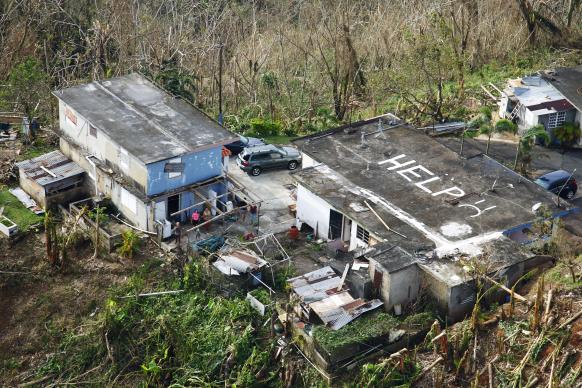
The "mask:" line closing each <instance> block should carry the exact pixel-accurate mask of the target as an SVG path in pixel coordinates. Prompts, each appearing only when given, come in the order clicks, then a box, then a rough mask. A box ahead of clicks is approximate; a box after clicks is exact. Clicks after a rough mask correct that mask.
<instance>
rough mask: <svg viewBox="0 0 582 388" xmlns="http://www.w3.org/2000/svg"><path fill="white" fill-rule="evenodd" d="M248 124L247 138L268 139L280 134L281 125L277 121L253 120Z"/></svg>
mask: <svg viewBox="0 0 582 388" xmlns="http://www.w3.org/2000/svg"><path fill="white" fill-rule="evenodd" d="M250 124H251V129H250V130H249V131H247V133H246V134H247V135H249V136H256V137H269V136H276V135H279V134H280V133H281V128H282V125H281V123H280V122H278V121H271V120H264V119H259V118H255V119H252V120H251V122H250Z"/></svg>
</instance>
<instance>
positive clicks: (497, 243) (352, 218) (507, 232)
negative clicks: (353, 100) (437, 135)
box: [293, 115, 575, 320]
mask: <svg viewBox="0 0 582 388" xmlns="http://www.w3.org/2000/svg"><path fill="white" fill-rule="evenodd" d="M295 143H296V144H297V145H298V146H299V148H300V150H301V151H302V153H303V154H304V155H303V157H304V159H303V169H302V170H301V171H297V172H295V173H294V174H293V175H294V177H295V179H296V181H297V186H298V188H297V204H296V208H297V222H298V226H299V227H303V225H307V226H308V227H309V228H310V229H313V233H314V235H316V236H317V237H320V238H323V239H324V240H328V241H333V242H334V243H336V245H337V243H340V244H342V245H343V246H344V247H345V249H346V250H347V251H349V252H351V253H352V254H353V257H361V258H364V259H366V260H367V261H368V262H369V263H370V264H369V267H368V278H367V281H368V282H371V283H372V287H371V290H372V294H373V295H371V296H374V295H377V296H378V297H381V299H382V300H383V302H384V306H385V308H386V309H388V310H392V309H394V310H395V311H398V310H400V309H401V308H402V307H403V306H405V305H406V304H408V303H410V302H412V301H414V300H415V299H416V298H417V296H418V295H419V293H420V292H421V291H422V287H423V286H426V288H427V290H428V292H430V293H431V294H432V295H433V297H435V299H436V300H437V301H439V302H440V306H441V308H442V310H443V312H444V313H445V314H446V315H447V316H448V317H449V319H451V320H457V319H460V318H462V317H463V316H464V314H465V313H467V312H468V311H470V310H471V308H472V302H474V300H475V290H474V288H473V287H472V283H473V278H472V274H471V273H470V272H469V271H468V269H467V268H466V266H464V265H463V260H465V259H467V258H471V257H475V256H477V255H483V254H485V255H487V256H488V257H489V258H490V259H491V260H489V261H490V262H491V266H490V268H487V272H488V273H489V275H491V276H494V277H496V278H498V279H501V280H502V281H503V282H505V283H506V284H510V285H513V283H512V282H514V281H515V280H516V279H517V278H519V277H520V276H521V275H523V273H525V272H526V271H527V270H529V269H530V268H532V267H535V266H537V265H539V264H540V261H543V260H547V258H543V257H542V258H540V257H537V256H534V255H529V254H526V253H524V252H521V250H520V245H519V243H518V242H517V241H527V240H528V239H529V237H528V230H529V228H530V227H531V225H532V222H533V221H534V219H535V217H536V214H535V209H537V208H538V207H540V206H541V205H545V206H546V207H547V208H548V209H549V210H550V211H551V212H552V213H553V214H554V215H555V216H557V217H561V216H566V215H568V214H570V213H572V212H574V211H575V209H573V208H572V207H571V206H570V205H569V204H567V203H564V201H561V202H560V203H561V205H560V207H558V205H557V203H556V201H555V196H554V195H553V194H551V193H549V192H547V191H545V190H544V189H542V188H541V187H539V186H538V185H536V184H535V183H533V182H531V181H529V180H527V179H526V178H524V177H522V176H520V175H519V174H517V173H515V172H514V171H512V170H510V169H508V168H506V167H505V166H503V165H501V164H499V163H498V162H496V161H495V160H493V159H491V158H489V157H488V156H486V155H483V154H476V155H469V156H468V157H467V158H464V157H461V156H459V155H458V154H457V153H456V152H455V151H453V150H451V149H449V148H447V147H446V146H444V145H442V144H441V143H439V142H438V141H437V140H435V139H434V138H431V137H428V136H426V135H425V134H423V133H422V132H421V131H419V130H417V129H415V128H412V127H410V126H408V125H406V124H405V123H403V122H401V121H399V120H398V118H396V117H395V116H392V115H386V116H382V117H380V118H374V119H371V120H367V121H361V122H358V123H352V124H351V125H346V126H342V127H339V128H335V129H331V130H329V131H326V132H323V133H319V134H315V135H313V136H307V137H303V138H300V139H297V140H296V141H295ZM352 288H354V287H352ZM360 289H367V288H366V287H360ZM366 297H369V296H366Z"/></svg>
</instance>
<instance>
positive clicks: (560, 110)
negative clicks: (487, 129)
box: [499, 66, 582, 145]
mask: <svg viewBox="0 0 582 388" xmlns="http://www.w3.org/2000/svg"><path fill="white" fill-rule="evenodd" d="M580 88H582V66H578V67H573V68H558V69H556V70H555V71H551V72H545V73H540V74H537V75H532V76H527V77H523V78H517V79H513V80H509V81H508V82H507V86H506V88H505V89H504V90H503V93H502V94H501V99H500V100H499V116H500V117H502V118H507V119H509V120H513V121H515V122H516V124H517V125H518V128H519V131H520V132H523V131H525V130H526V129H528V128H531V127H533V126H534V125H538V124H541V125H543V126H544V127H545V128H546V131H547V132H548V134H549V135H550V139H551V141H552V142H556V139H555V137H554V134H553V131H554V129H555V128H558V127H560V126H562V125H564V124H565V123H573V124H574V125H576V126H578V127H580V128H582V119H581V115H582V113H581V112H582V96H581V95H580V93H579V92H578V91H579V90H580ZM578 145H582V138H580V139H578Z"/></svg>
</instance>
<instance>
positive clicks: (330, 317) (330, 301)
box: [309, 291, 354, 324]
mask: <svg viewBox="0 0 582 388" xmlns="http://www.w3.org/2000/svg"><path fill="white" fill-rule="evenodd" d="M353 302H354V298H353V297H352V296H351V295H350V293H349V292H347V291H343V292H340V293H338V294H335V295H331V296H329V297H327V298H325V299H322V300H320V301H317V302H313V303H311V304H310V305H309V307H310V308H311V310H312V311H313V312H314V313H315V314H317V316H318V317H319V318H320V319H321V320H322V321H323V323H324V324H327V323H329V322H332V321H334V320H336V319H337V318H338V317H340V316H341V315H343V314H344V312H345V310H344V309H343V308H342V306H345V305H349V304H351V303H353Z"/></svg>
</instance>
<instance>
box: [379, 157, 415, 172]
mask: <svg viewBox="0 0 582 388" xmlns="http://www.w3.org/2000/svg"><path fill="white" fill-rule="evenodd" d="M404 157H406V155H404V154H400V155H398V156H395V157H393V158H392V159H386V160H383V161H381V162H378V165H380V166H381V165H383V164H386V163H390V164H392V167H388V171H392V170H396V169H397V168H400V167H404V166H408V165H409V164H412V163H415V162H416V160H409V161H408V162H404V163H400V162H397V161H396V160H398V159H402V158H404Z"/></svg>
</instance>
